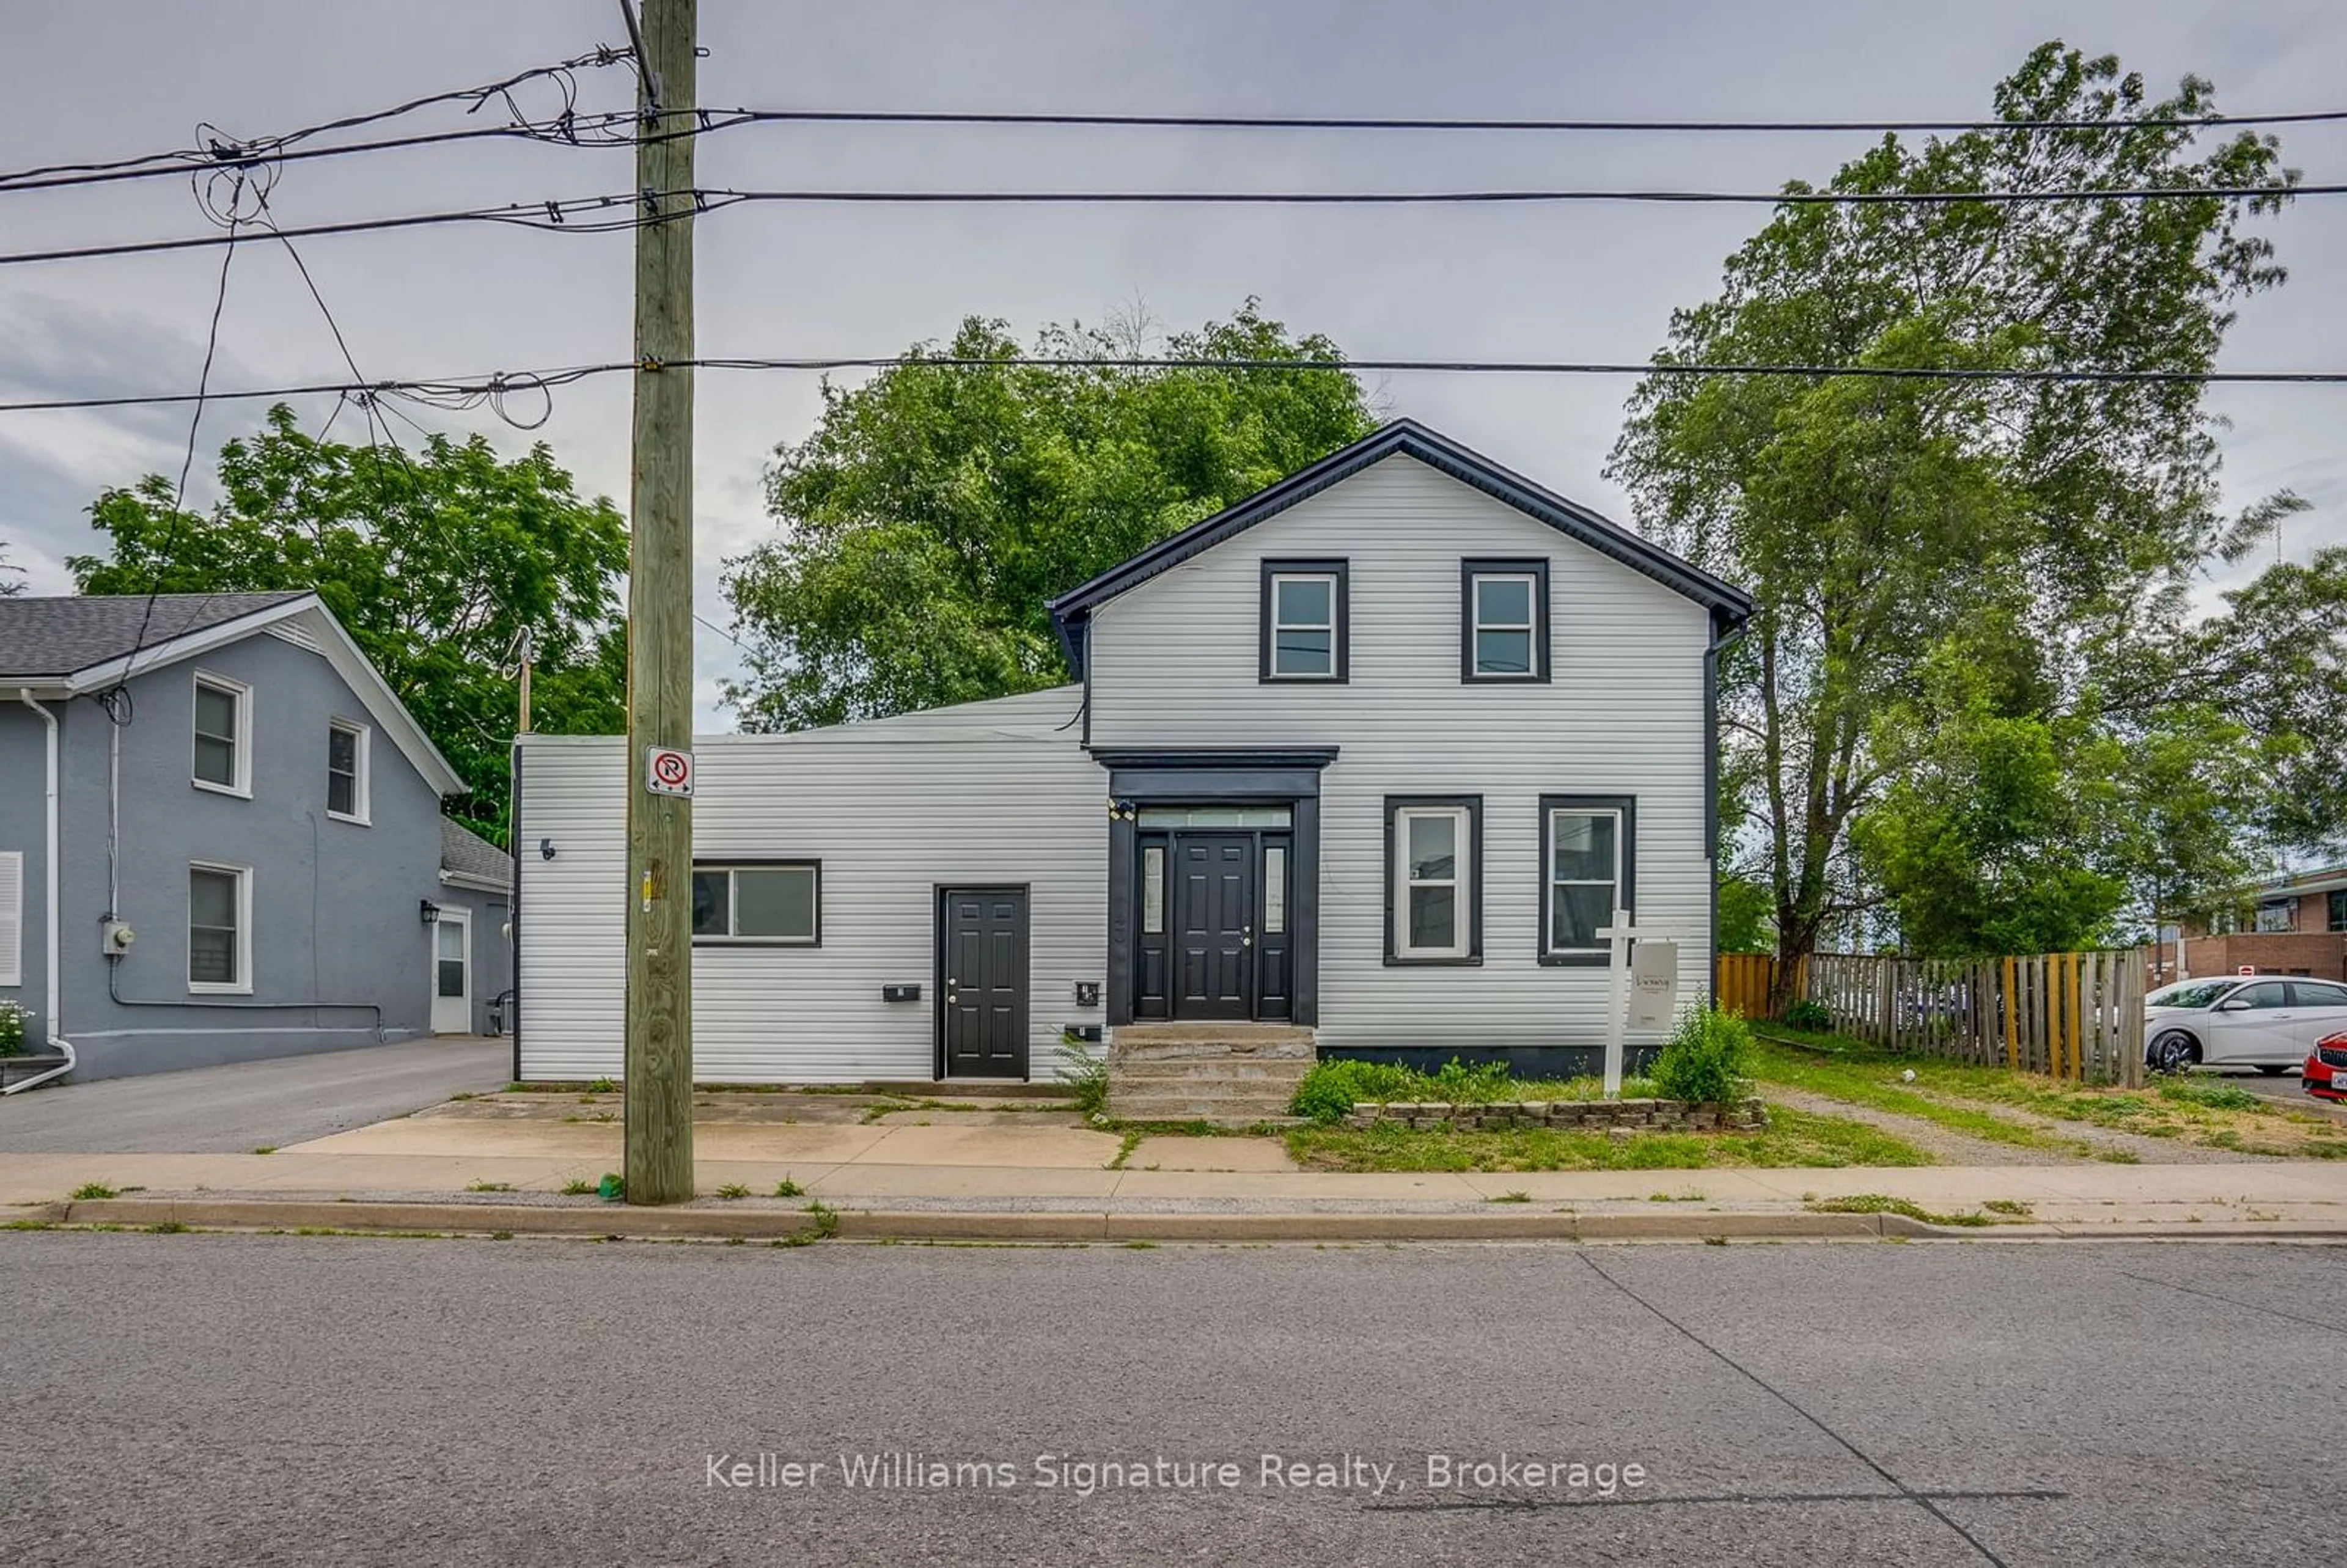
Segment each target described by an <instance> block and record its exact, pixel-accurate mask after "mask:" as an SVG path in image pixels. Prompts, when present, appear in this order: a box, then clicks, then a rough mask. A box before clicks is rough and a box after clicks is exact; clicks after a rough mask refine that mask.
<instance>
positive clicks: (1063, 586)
mask: <svg viewBox="0 0 2347 1568" xmlns="http://www.w3.org/2000/svg"><path fill="white" fill-rule="evenodd" d="M1141 346H1142V345H1141V344H1140V343H1138V342H1137V341H1136V334H1134V333H1133V332H1131V331H1130V330H1125V331H1118V330H1102V329H1097V328H1083V327H1077V326H1068V327H1051V328H1048V329H1046V330H1045V331H1044V332H1043V333H1042V334H1041V336H1040V338H1039V339H1038V341H1037V343H1036V345H1035V347H1034V348H1033V350H1032V351H1022V350H1021V348H1020V345H1019V343H1018V342H1017V341H1016V340H1015V339H1013V338H1012V337H1011V336H1010V333H1009V331H1008V329H1007V328H1006V326H1005V325H1004V323H1001V322H999V321H982V320H979V319H978V318H975V317H973V318H971V319H969V320H968V321H966V322H964V323H962V327H961V330H960V332H959V333H957V334H956V335H955V337H954V339H953V341H952V342H951V343H948V344H946V345H945V346H944V347H943V348H941V349H933V348H929V347H927V346H923V347H917V348H916V349H915V350H913V353H914V354H915V355H916V356H917V357H928V358H942V359H953V360H978V361H989V360H1004V359H1010V358H1013V357H1017V356H1019V355H1020V354H1022V352H1031V354H1033V355H1034V356H1036V357H1038V358H1040V359H1042V360H1045V361H1049V362H1056V363H1045V364H977V365H957V364H907V365H903V366H898V367H896V368H892V369H889V370H887V371H885V372H883V373H882V374H879V375H878V376H876V377H875V378H874V379H873V380H871V381H870V382H868V383H866V384H864V385H862V386H859V387H857V388H856V389H855V390H853V391H841V390H839V389H838V388H836V387H832V386H826V387H825V391H824V412H823V418H822V422H821V424H820V425H818V426H817V428H816V430H815V434H814V435H813V436H809V437H808V438H807V439H806V440H805V441H804V442H802V443H799V444H797V445H795V446H793V445H784V446H781V447H779V448H777V450H776V460H775V463H774V467H773V469H772V470H771V471H770V473H769V474H768V477H767V497H768V502H769V507H770V510H771V511H772V512H773V514H774V519H775V521H776V522H777V523H778V524H780V525H781V528H782V532H781V533H780V535H779V536H778V537H776V538H773V539H770V540H767V541H765V542H764V543H762V544H760V545H759V546H757V547H756V548H753V549H752V550H751V551H750V552H749V553H747V554H746V555H743V556H740V557H736V558H734V559H731V560H729V561H728V562H727V563H726V574H725V579H724V583H725V591H726V594H727V596H728V598H729V599H730V600H731V601H732V603H733V610H734V615H735V618H736V622H737V625H738V626H739V627H740V628H741V629H742V630H743V631H744V632H745V633H746V634H747V636H748V639H749V651H748V654H747V662H748V665H749V676H748V678H747V679H746V680H743V681H742V682H737V683H734V684H733V685H731V686H729V687H728V689H727V692H726V700H727V702H729V703H731V704H732V705H733V707H734V708H735V709H736V710H737V711H738V712H740V714H741V717H742V725H743V728H744V729H745V730H752V731H770V730H794V729H804V728H807V727H810V726H814V725H819V724H830V723H839V722H841V721H843V720H846V719H857V718H869V717H874V716H877V715H881V714H887V713H898V712H907V711H910V710H913V709H917V708H928V707H936V706H938V705H941V704H944V703H949V702H970V701H974V700H976V699H979V698H983V697H997V696H1005V695H1009V694H1010V693H1013V692H1026V691H1032V690H1035V689H1037V688H1039V687H1043V686H1049V685H1052V684H1055V683H1057V682H1061V681H1062V680H1064V679H1066V667H1065V665H1064V663H1063V661H1062V660H1061V654H1060V650H1059V647H1058V644H1057V642H1056V641H1055V640H1054V638H1053V636H1052V634H1051V622H1050V618H1049V616H1048V615H1047V614H1046V613H1045V610H1044V605H1045V603H1046V601H1047V600H1050V599H1051V597H1052V596H1053V595H1055V594H1058V593H1061V592H1064V591H1066V590H1067V589H1071V588H1074V587H1075V586H1077V585H1078V584H1079V583H1081V582H1083V581H1085V580H1086V579H1089V578H1091V577H1093V576H1095V575H1097V574H1098V573H1100V572H1102V571H1103V570H1106V569H1108V568H1109V567H1112V566H1113V565H1115V564H1116V563H1117V562H1119V561H1121V560H1123V559H1125V558H1127V557H1128V556H1131V555H1133V554H1135V553H1136V552H1138V551H1139V550H1141V549H1143V548H1145V547H1146V546H1148V545H1151V544H1153V543H1154V542H1156V541H1157V540H1158V539H1161V538H1164V537H1165V536H1166V535H1168V534H1170V533H1173V532H1175V531H1176V530H1178V529H1180V528H1186V527H1187V526H1189V525H1190V524H1192V523H1194V522H1196V521H1198V520H1199V519H1200V518H1206V517H1210V516H1212V515H1213V514H1214V513H1215V512H1217V511H1219V510H1221V509H1222V508H1223V507H1226V506H1228V505H1230V504H1231V503H1232V502H1234V501H1236V500H1239V499H1241V498H1242V497H1245V496H1247V495H1250V494H1252V493H1253V492H1255V491H1256V490H1258V489H1261V488H1262V487H1265V486H1266V485H1268V484H1270V483H1272V482H1273V481H1274V480H1276V479H1278V478H1280V477H1283V476H1284V475H1286V474H1289V473H1292V472H1294V471H1295V470H1296V469H1297V468H1300V467H1302V466H1305V465H1307V464H1308V463H1310V462H1313V461H1314V460H1316V459H1317V458H1319V457H1322V456H1326V455H1327V454H1328V453H1329V452H1332V451H1334V450H1336V449H1337V447H1339V446H1344V445H1346V444H1347V443H1348V442H1350V441H1353V440H1356V439H1358V437H1360V436H1364V435H1366V434H1368V431H1369V430H1370V429H1371V428H1373V426H1374V424H1375V421H1374V419H1373V417H1372V415H1371V413H1370V410H1369V407H1368V404H1367V402H1366V400H1365V399H1364V397H1363V395H1362V392H1361V387H1360V385H1359V384H1358V382H1357V381H1356V380H1355V379H1354V378H1353V376H1352V375H1351V374H1349V373H1347V372H1345V371H1342V370H1336V369H1328V370H1307V371H1279V372H1270V371H1246V370H1216V369H1206V368H1195V369H1193V368H1187V367H1184V368H1177V369H1163V368H1158V369H1132V368H1116V367H1102V366H1098V365H1088V364H1081V363H1078V362H1081V361H1082V360H1086V359H1099V358H1114V357H1120V356H1122V357H1131V356H1133V354H1135V353H1136V352H1137V351H1138V350H1139V349H1140V348H1141ZM1166 352H1167V353H1168V354H1170V355H1173V356H1177V357H1185V358H1203V359H1296V358H1306V359H1335V358H1337V357H1338V356H1337V348H1336V346H1335V345H1334V344H1333V343H1329V342H1328V341H1327V339H1325V338H1321V337H1317V336H1306V337H1300V338H1295V337H1290V336H1289V334H1288V333H1287V329H1286V327H1285V326H1283V325H1282V324H1281V323H1278V322H1276V321H1272V320H1269V319H1268V318H1266V317H1265V316H1264V315H1262V314H1261V313H1259V312H1258V311H1257V309H1256V307H1255V302H1254V301H1252V300H1250V301H1248V302H1247V303H1246V304H1245V307H1244V308H1243V309H1241V310H1240V311H1239V313H1237V314H1236V315H1235V316H1234V317H1233V318H1232V319H1231V320H1230V321H1228V322H1210V323H1207V324H1206V325H1205V326H1204V327H1203V328H1201V329H1200V330H1198V331H1196V332H1194V333H1176V334H1174V335H1173V337H1172V338H1171V339H1170V341H1169V342H1168V343H1167V344H1166Z"/></svg>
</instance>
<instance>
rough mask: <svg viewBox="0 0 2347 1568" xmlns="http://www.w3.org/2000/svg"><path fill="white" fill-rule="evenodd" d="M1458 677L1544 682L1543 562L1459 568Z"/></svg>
mask: <svg viewBox="0 0 2347 1568" xmlns="http://www.w3.org/2000/svg"><path fill="white" fill-rule="evenodd" d="M1459 678H1460V680H1461V681H1545V680H1547V679H1548V562H1547V561H1546V560H1545V559H1529V560H1463V561H1461V562H1460V563H1459Z"/></svg>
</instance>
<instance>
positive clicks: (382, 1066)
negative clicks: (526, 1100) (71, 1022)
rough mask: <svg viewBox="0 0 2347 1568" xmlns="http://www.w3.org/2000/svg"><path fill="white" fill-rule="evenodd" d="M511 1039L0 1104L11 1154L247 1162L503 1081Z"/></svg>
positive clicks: (92, 1088) (390, 1050)
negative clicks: (231, 1156)
mask: <svg viewBox="0 0 2347 1568" xmlns="http://www.w3.org/2000/svg"><path fill="white" fill-rule="evenodd" d="M512 1058H513V1042H512V1041H511V1040H482V1039H473V1038H469V1037H459V1038H453V1039H443V1040H406V1041H403V1042H402V1043H400V1044H397V1045H372V1046H361V1047H359V1048H358V1049H356V1050H329V1051H321V1052H319V1053H317V1054H315V1055H312V1056H285V1057H279V1058H277V1059H275V1060H273V1061H243V1062H238V1063H236V1064H234V1065H233V1066H229V1067H199V1068H193V1069H190V1071H186V1072H150V1073H145V1074H141V1075H140V1076H138V1077H136V1078H106V1079H100V1080H99V1081H97V1082H96V1083H71V1082H68V1083H65V1084H51V1085H49V1086H48V1087H46V1088H43V1089H33V1090H27V1091H26V1092H24V1093H22V1094H12V1095H9V1096H8V1097H6V1098H5V1099H0V1150H6V1151H8V1152H10V1153H26V1154H45V1153H59V1154H62V1153H123V1154H140V1153H187V1154H224V1153H251V1151H252V1150H254V1149H259V1148H264V1147H266V1148H282V1147H284V1146H286V1145H287V1144H291V1143H303V1142H306V1141H308V1140H309V1139H313V1138H323V1137H324V1136H326V1135H327V1134H328V1133H331V1132H344V1131H347V1130H348V1129H350V1128H353V1127H364V1126H366V1125H367V1124H369V1123H370V1122H381V1121H383V1120H384V1119H385V1118H387V1117H393V1116H404V1115H405V1114H407V1112H411V1111H416V1110H421V1109H422V1108H423V1107H425V1106H426V1105H435V1104H437V1103H439V1102H441V1101H444V1100H446V1099H447V1098H448V1096H450V1095H452V1094H457V1093H465V1092H470V1093H479V1092H481V1091H484V1090H491V1089H496V1088H498V1087H500V1086H501V1085H503V1084H504V1083H505V1082H506V1081H507V1073H508V1072H509V1071H511V1070H512V1066H513V1060H512Z"/></svg>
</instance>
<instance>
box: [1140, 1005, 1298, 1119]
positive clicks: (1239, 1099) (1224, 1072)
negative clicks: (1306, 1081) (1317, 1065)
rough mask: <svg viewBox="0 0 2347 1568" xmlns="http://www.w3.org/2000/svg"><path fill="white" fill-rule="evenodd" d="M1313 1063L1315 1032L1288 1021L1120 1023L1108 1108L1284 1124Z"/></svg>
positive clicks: (1154, 1116)
mask: <svg viewBox="0 0 2347 1568" xmlns="http://www.w3.org/2000/svg"><path fill="white" fill-rule="evenodd" d="M1316 1060H1317V1055H1316V1052H1315V1050H1314V1048H1313V1037H1312V1031H1311V1030H1308V1029H1299V1028H1296V1027H1295V1026H1294V1025H1290V1024H1283V1023H1129V1024H1123V1025H1120V1026H1119V1027H1118V1029H1117V1030H1116V1034H1115V1037H1114V1039H1113V1040H1112V1042H1111V1044H1110V1046H1109V1051H1108V1112H1109V1114H1110V1115H1112V1116H1114V1117H1116V1118H1118V1119H1119V1120H1121V1121H1126V1122H1213V1123H1214V1124H1215V1125H1216V1126H1222V1127H1245V1126H1250V1125H1252V1124H1254V1123H1255V1122H1282V1121H1286V1119H1287V1106H1288V1102H1289V1101H1291V1100H1292V1099H1294V1098H1295V1096H1296V1084H1297V1083H1299V1082H1301V1081H1303V1078H1304V1075H1305V1074H1306V1073H1307V1072H1309V1071H1312V1063H1313V1062H1314V1061H1316Z"/></svg>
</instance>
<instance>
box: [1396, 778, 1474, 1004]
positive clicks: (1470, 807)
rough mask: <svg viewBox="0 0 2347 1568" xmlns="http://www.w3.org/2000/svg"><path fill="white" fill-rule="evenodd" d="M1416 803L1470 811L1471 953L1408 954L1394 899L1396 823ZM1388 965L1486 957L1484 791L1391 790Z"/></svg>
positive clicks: (1469, 963)
mask: <svg viewBox="0 0 2347 1568" xmlns="http://www.w3.org/2000/svg"><path fill="white" fill-rule="evenodd" d="M1412 806H1431V807H1435V808H1438V809H1463V810H1464V811H1465V812H1466V813H1467V911H1466V914H1467V956H1466V957H1465V958H1405V957H1403V956H1402V951H1401V933H1400V931H1399V921H1400V907H1399V905H1397V904H1396V903H1395V901H1394V891H1395V888H1394V862H1395V856H1394V850H1395V847H1396V840H1395V835H1394V823H1395V821H1396V819H1397V817H1398V815H1399V813H1401V812H1403V811H1406V810H1408V809H1409V808H1410V807H1412ZM1385 888H1386V922H1385V924H1386V967H1387V968H1418V967H1419V966H1420V965H1424V966H1426V967H1429V968H1440V967H1443V966H1449V967H1450V968H1458V967H1460V966H1462V965H1463V966H1466V967H1469V968H1473V967H1475V966H1477V965H1480V964H1481V963H1482V961H1483V797H1482V796H1481V795H1480V794H1389V795H1388V796H1386V869H1385Z"/></svg>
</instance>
